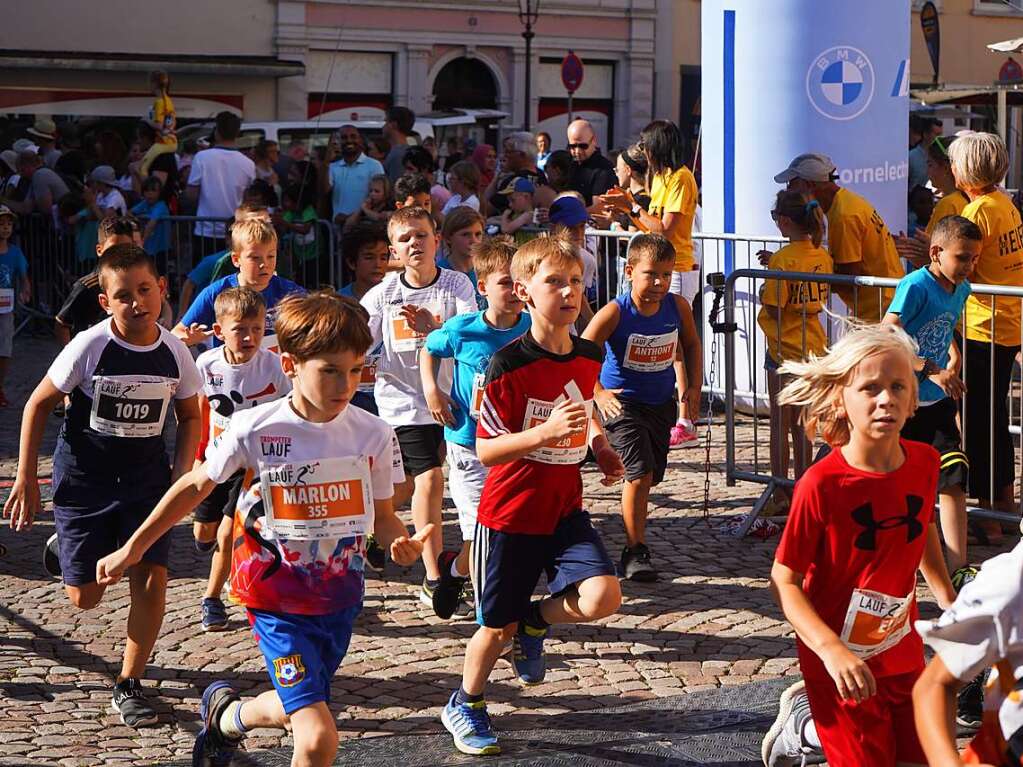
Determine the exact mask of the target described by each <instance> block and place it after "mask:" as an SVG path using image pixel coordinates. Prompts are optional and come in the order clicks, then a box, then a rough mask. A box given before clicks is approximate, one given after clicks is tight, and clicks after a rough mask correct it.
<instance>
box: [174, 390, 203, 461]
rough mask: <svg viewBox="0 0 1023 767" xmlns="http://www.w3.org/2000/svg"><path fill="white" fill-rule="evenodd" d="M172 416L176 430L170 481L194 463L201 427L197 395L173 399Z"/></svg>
mask: <svg viewBox="0 0 1023 767" xmlns="http://www.w3.org/2000/svg"><path fill="white" fill-rule="evenodd" d="M174 416H175V418H176V419H177V422H178V430H177V433H176V434H175V436H174V465H173V467H172V468H171V481H175V480H177V478H178V477H180V476H181V475H182V474H184V473H185V472H186V471H188V470H189V469H191V468H192V466H193V464H194V463H195V451H196V448H197V447H198V446H199V437H200V435H201V432H202V427H203V423H202V416H201V414H200V412H199V397H198V395H196V396H193V397H188V398H186V399H179V400H174Z"/></svg>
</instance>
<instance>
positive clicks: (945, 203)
mask: <svg viewBox="0 0 1023 767" xmlns="http://www.w3.org/2000/svg"><path fill="white" fill-rule="evenodd" d="M955 140H956V137H955V136H949V137H948V138H946V137H944V136H936V137H935V139H934V141H932V142H931V145H930V146H929V147H928V148H927V178H928V179H930V182H931V184H933V186H934V188H935V189H937V190H938V191H939V192H940V193H941V199H940V200H938V204H937V205H935V206H934V212H933V213H931V220H930V221H928V222H927V234H928V236H930V234H931V232H933V231H934V226H935V224H937V223H938V222H939V221H941V219H943V218H947V217H948V216H961V215H962V214H963V208H965V207H966V204H967V203H968V202H969V199H968V198H967V197H966V195H965V194H964V193H963V192H960V191H959V189H958V188H957V187H956V179H955V176H953V175H952V161H951V160H949V159H948V152H949V148H950V147H951V145H952V142H954V141H955ZM910 234H913V233H912V232H910ZM924 255H925V256H928V252H927V250H926V249H925V250H924Z"/></svg>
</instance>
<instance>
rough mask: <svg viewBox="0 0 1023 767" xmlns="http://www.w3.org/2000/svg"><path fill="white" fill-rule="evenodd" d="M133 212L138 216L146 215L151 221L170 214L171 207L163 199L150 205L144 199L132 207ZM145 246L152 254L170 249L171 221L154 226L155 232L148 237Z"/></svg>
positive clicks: (147, 251)
mask: <svg viewBox="0 0 1023 767" xmlns="http://www.w3.org/2000/svg"><path fill="white" fill-rule="evenodd" d="M131 212H132V213H134V214H135V215H136V216H145V217H146V218H148V219H149V220H150V221H160V220H161V219H165V218H167V217H168V216H169V215H170V209H169V208H168V207H167V203H165V202H164V201H163V200H157V201H156V204H155V205H150V204H149V203H148V202H146V201H145V200H143V201H142V202H140V203H139V204H138V205H136V206H135V207H134V208H132V209H131ZM147 223H148V222H147ZM143 247H145V249H146V253H148V254H149V255H151V256H155V255H156V254H157V253H164V252H166V251H168V250H170V221H163V222H162V223H158V224H157V225H156V226H155V227H154V228H153V233H152V234H151V235H149V236H148V237H146V241H145V242H144V243H143Z"/></svg>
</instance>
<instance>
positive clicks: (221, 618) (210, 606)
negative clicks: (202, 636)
mask: <svg viewBox="0 0 1023 767" xmlns="http://www.w3.org/2000/svg"><path fill="white" fill-rule="evenodd" d="M226 628H227V607H226V606H225V605H224V603H223V602H222V601H221V600H219V599H217V598H216V597H203V600H202V630H203V631H224V630H225V629H226Z"/></svg>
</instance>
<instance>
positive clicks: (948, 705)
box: [913, 654, 963, 767]
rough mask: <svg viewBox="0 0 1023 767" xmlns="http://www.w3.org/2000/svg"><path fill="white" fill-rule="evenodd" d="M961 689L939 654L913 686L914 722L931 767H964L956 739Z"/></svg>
mask: <svg viewBox="0 0 1023 767" xmlns="http://www.w3.org/2000/svg"><path fill="white" fill-rule="evenodd" d="M961 685H962V682H960V681H959V680H958V679H956V678H955V677H954V676H952V672H950V671H949V670H948V668H947V667H946V666H945V663H944V661H942V660H941V656H940V655H937V654H936V655H935V656H934V657H933V658H931V662H930V663H928V664H927V668H925V669H924V672H923V674H921V675H920V678H919V679H917V680H916V684H915V685H913V719H914V720H915V721H916V732H917V735H918V736H919V738H920V745H921V746H923V749H924V753H925V754H926V755H927V763H928V764H929V765H930V766H931V767H962V764H963V761H962V759H960V758H959V751H958V749H957V748H956V738H955V713H956V693H957V692H958V691H959V687H960V686H961Z"/></svg>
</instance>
